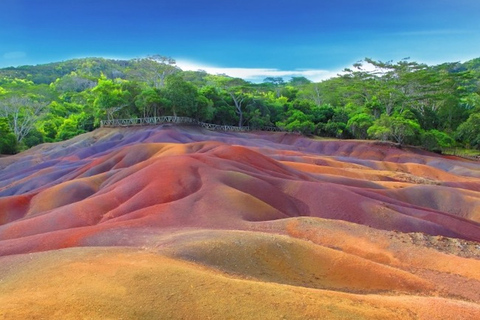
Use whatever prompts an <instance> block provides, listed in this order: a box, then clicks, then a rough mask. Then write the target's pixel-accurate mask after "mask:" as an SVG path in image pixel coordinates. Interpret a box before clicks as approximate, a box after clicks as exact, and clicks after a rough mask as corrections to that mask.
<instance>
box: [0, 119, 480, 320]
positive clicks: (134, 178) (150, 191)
mask: <svg viewBox="0 0 480 320" xmlns="http://www.w3.org/2000/svg"><path fill="white" fill-rule="evenodd" d="M0 169H1V170H0V306H2V307H0V318H8V319H10V318H12V319H24V318H34V317H44V318H51V317H54V318H71V319H76V318H78V317H84V318H85V317H86V318H115V319H116V318H132V319H134V318H192V319H194V318H195V319H199V318H205V319H207V318H209V317H210V318H216V319H224V318H252V319H253V318H258V315H259V314H258V312H259V310H262V312H264V317H263V318H268V319H278V318H282V316H283V317H284V318H287V319H291V318H292V319H297V318H298V319H305V318H328V317H329V318H334V319H348V318H351V319H360V318H365V319H372V318H378V319H384V318H392V319H395V318H398V319H405V318H412V319H413V318H420V319H432V318H442V319H476V318H480V271H479V270H480V260H479V258H480V243H479V242H478V241H480V164H479V163H476V162H472V161H466V160H462V159H457V158H451V157H450V158H446V157H442V156H439V155H435V154H430V153H426V152H424V151H419V150H416V149H399V148H397V147H395V146H393V145H390V144H380V143H374V142H365V141H363V142H362V141H337V140H313V139H307V138H304V137H301V136H297V135H289V134H284V133H219V132H209V131H205V130H201V129H198V128H194V127H171V126H165V127H163V128H162V127H158V128H123V129H101V130H97V131H95V132H93V133H90V134H85V135H83V136H80V137H77V138H75V139H72V140H70V141H67V142H63V143H57V144H49V145H43V146H38V147H36V148H34V149H32V150H29V151H27V152H26V153H23V154H20V155H16V156H12V157H5V158H0ZM32 253H34V254H32ZM40 279H41V282H39V281H40ZM67 279H68V280H67ZM175 279H176V280H175ZM155 283H158V285H157V286H155ZM169 292H170V293H169ZM220 292H221V294H220V296H219V293H220Z"/></svg>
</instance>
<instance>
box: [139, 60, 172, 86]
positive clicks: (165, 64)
mask: <svg viewBox="0 0 480 320" xmlns="http://www.w3.org/2000/svg"><path fill="white" fill-rule="evenodd" d="M178 71H180V69H179V68H178V67H177V66H176V61H175V60H174V59H172V58H170V57H165V56H161V55H153V56H149V57H147V58H142V59H137V60H134V64H133V67H132V73H133V74H134V75H135V77H138V78H140V80H142V81H144V82H146V83H148V84H149V85H151V86H153V87H154V88H157V89H160V88H163V87H164V86H165V80H166V79H167V77H168V76H169V75H172V74H174V73H176V72H178Z"/></svg>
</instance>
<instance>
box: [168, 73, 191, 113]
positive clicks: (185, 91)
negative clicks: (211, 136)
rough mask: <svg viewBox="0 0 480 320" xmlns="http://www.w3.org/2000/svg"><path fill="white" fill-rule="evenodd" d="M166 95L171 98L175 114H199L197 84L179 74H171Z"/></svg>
mask: <svg viewBox="0 0 480 320" xmlns="http://www.w3.org/2000/svg"><path fill="white" fill-rule="evenodd" d="M165 96H166V98H167V99H168V100H170V103H171V108H172V112H173V115H174V116H175V117H176V116H177V115H181V116H194V117H196V116H197V113H198V111H199V110H197V108H198V106H199V104H198V102H199V101H198V91H197V88H195V86H194V85H193V84H191V83H189V82H186V81H185V80H183V78H182V77H181V76H179V75H171V76H169V77H168V79H167V84H166V86H165Z"/></svg>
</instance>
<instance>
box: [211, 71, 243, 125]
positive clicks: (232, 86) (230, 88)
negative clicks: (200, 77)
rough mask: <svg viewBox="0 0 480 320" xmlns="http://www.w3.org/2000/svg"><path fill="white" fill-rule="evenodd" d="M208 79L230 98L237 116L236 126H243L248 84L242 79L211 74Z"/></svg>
mask: <svg viewBox="0 0 480 320" xmlns="http://www.w3.org/2000/svg"><path fill="white" fill-rule="evenodd" d="M209 80H210V81H211V82H213V83H214V85H215V86H216V87H218V88H220V90H221V91H223V92H225V93H226V94H227V95H228V96H229V97H230V98H231V99H232V102H233V105H234V107H235V113H236V114H237V116H238V126H239V127H241V126H243V109H244V104H245V103H246V102H247V101H248V98H249V96H248V95H247V92H248V91H249V89H250V86H249V85H250V84H249V83H248V82H247V81H245V80H243V79H240V78H231V77H228V76H213V77H210V78H209Z"/></svg>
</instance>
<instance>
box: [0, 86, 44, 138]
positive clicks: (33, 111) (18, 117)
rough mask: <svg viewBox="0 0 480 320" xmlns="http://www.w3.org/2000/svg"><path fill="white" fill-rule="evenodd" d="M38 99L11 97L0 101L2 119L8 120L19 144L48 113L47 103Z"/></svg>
mask: <svg viewBox="0 0 480 320" xmlns="http://www.w3.org/2000/svg"><path fill="white" fill-rule="evenodd" d="M37 99H38V97H36V98H32V97H30V96H28V95H27V96H16V95H14V96H10V97H8V98H4V99H3V100H1V101H0V117H3V118H6V119H7V122H8V126H9V127H10V130H11V131H12V132H13V134H14V135H15V138H16V140H17V142H18V143H20V142H21V141H22V140H23V138H25V136H27V134H28V133H29V132H30V131H31V130H32V129H33V128H34V126H35V124H36V122H37V121H38V119H40V117H41V116H42V115H43V114H44V113H45V112H46V107H47V103H46V102H45V101H41V100H37Z"/></svg>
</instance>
